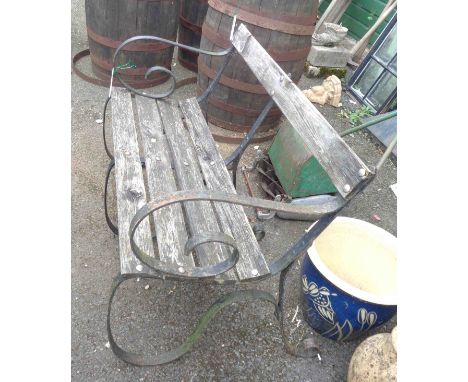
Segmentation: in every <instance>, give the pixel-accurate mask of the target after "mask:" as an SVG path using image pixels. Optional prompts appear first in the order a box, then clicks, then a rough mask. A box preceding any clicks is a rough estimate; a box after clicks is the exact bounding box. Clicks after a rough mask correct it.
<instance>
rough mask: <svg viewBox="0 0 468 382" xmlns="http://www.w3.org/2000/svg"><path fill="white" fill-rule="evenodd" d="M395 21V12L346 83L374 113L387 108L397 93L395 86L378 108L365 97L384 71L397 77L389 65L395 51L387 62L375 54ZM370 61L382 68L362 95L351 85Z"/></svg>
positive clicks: (393, 58) (393, 60)
mask: <svg viewBox="0 0 468 382" xmlns="http://www.w3.org/2000/svg"><path fill="white" fill-rule="evenodd" d="M396 23H397V14H396V13H395V15H394V16H393V17H392V18H391V20H390V21H389V23H388V24H387V26H386V27H385V29H384V30H383V31H382V33H381V34H380V36H379V37H378V39H377V40H376V41H375V43H374V45H372V48H371V50H370V51H369V53H368V54H367V56H366V57H365V58H364V60H363V62H362V63H361V64H360V65H359V66H358V68H357V69H356V71H355V72H354V73H353V75H352V76H351V78H350V79H349V82H348V85H347V88H348V90H349V91H350V92H351V93H352V94H353V95H354V96H355V97H356V98H357V99H358V100H359V101H360V102H361V103H363V104H365V105H367V106H369V107H371V108H372V109H374V110H375V114H380V113H382V112H383V111H386V110H387V109H388V107H389V106H390V105H391V104H392V102H393V101H394V100H395V98H396V95H397V88H395V90H393V91H392V93H391V94H390V96H389V97H388V98H387V100H386V101H385V103H384V104H383V105H382V106H381V107H380V108H378V109H375V108H374V107H373V106H371V105H370V104H369V103H368V102H367V101H366V99H367V97H368V95H369V94H371V92H372V91H373V90H374V89H375V88H376V86H377V84H378V83H379V81H380V80H381V78H382V77H383V76H384V75H385V73H387V72H389V73H390V74H392V75H394V76H395V78H398V77H397V73H396V72H395V71H394V70H393V69H392V68H391V67H390V66H391V65H392V63H393V62H395V60H396V59H397V53H395V55H394V56H393V57H392V59H391V60H390V61H389V62H388V64H384V63H383V62H382V60H380V59H379V58H378V57H377V56H376V55H375V54H376V52H377V50H378V49H379V48H380V47H381V46H382V44H383V43H384V41H385V40H386V38H387V37H388V35H389V33H390V31H391V30H392V29H393V27H394V26H395V24H396ZM371 61H375V62H376V63H377V64H378V65H380V66H381V67H382V68H383V70H382V72H381V73H380V74H379V76H378V77H377V78H376V79H375V81H374V83H373V84H372V86H371V87H370V88H369V90H368V91H367V92H366V93H365V94H364V95H362V94H361V93H358V92H357V91H356V90H354V89H353V87H352V86H353V85H354V84H355V83H356V81H357V80H358V79H359V78H360V77H361V74H362V72H364V70H365V69H366V68H367V67H368V65H369V63H370V62H371Z"/></svg>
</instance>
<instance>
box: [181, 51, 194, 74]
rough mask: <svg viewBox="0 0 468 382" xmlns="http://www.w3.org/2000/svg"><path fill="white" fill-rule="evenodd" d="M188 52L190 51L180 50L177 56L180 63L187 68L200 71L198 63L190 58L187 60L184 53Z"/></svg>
mask: <svg viewBox="0 0 468 382" xmlns="http://www.w3.org/2000/svg"><path fill="white" fill-rule="evenodd" d="M186 53H188V51H184V52H183V53H182V51H179V55H178V56H177V59H178V60H179V63H180V64H181V65H182V66H183V67H184V68H186V69H188V70H191V71H192V72H197V71H198V65H197V64H196V63H193V62H191V61H189V60H186V59H185V58H184V57H183V55H184V54H186Z"/></svg>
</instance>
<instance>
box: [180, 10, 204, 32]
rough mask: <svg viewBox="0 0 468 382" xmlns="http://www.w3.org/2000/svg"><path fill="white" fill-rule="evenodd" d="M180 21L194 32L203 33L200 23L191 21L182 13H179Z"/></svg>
mask: <svg viewBox="0 0 468 382" xmlns="http://www.w3.org/2000/svg"><path fill="white" fill-rule="evenodd" d="M179 21H180V25H182V26H183V27H185V28H187V29H190V30H191V31H192V32H195V33H198V34H201V32H202V27H201V26H200V25H197V24H194V23H192V22H190V21H189V20H187V19H186V18H185V17H184V16H182V14H180V15H179Z"/></svg>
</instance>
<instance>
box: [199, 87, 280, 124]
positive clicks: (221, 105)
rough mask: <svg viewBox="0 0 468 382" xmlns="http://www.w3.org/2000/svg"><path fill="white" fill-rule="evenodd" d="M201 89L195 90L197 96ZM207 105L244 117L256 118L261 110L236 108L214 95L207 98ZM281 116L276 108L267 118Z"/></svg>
mask: <svg viewBox="0 0 468 382" xmlns="http://www.w3.org/2000/svg"><path fill="white" fill-rule="evenodd" d="M202 91H203V90H202V88H200V86H198V88H197V95H200V94H201V93H202ZM208 103H209V104H210V105H213V106H215V107H217V108H218V109H221V110H224V111H228V112H230V113H234V114H239V115H245V116H246V117H255V118H256V117H258V115H259V114H260V112H261V110H255V109H250V108H247V107H241V106H236V105H232V104H230V103H227V102H224V101H222V100H220V99H219V98H216V97H215V96H214V95H212V96H211V97H209V98H208ZM280 115H282V113H281V110H280V109H279V108H278V107H273V108H272V109H271V111H270V112H269V113H268V117H277V116H280Z"/></svg>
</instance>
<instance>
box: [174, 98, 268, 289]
mask: <svg viewBox="0 0 468 382" xmlns="http://www.w3.org/2000/svg"><path fill="white" fill-rule="evenodd" d="M180 108H181V110H182V112H183V114H184V115H185V123H186V125H187V127H188V131H189V134H190V137H191V138H192V141H193V144H194V146H195V150H196V153H197V156H198V161H199V163H200V167H201V169H202V172H203V175H204V177H205V181H206V184H207V187H208V188H209V189H210V190H212V191H224V192H228V193H232V194H236V190H235V188H234V185H233V184H232V180H231V177H230V175H229V172H228V170H227V168H226V166H225V164H224V160H223V158H222V157H221V155H220V154H219V152H218V150H217V148H216V143H215V141H214V139H213V137H212V135H211V133H210V129H209V128H208V125H207V124H206V121H205V119H204V118H203V114H202V111H201V109H200V106H199V104H198V102H197V100H196V99H195V98H190V99H188V100H184V101H181V102H180ZM213 205H214V206H215V208H216V211H217V212H218V215H219V217H220V223H221V225H222V227H223V230H224V232H225V233H227V234H228V235H231V236H233V237H234V239H235V241H236V244H237V245H238V249H239V261H238V262H237V265H236V270H237V274H238V276H239V279H241V280H244V279H250V278H255V277H258V276H260V275H264V274H267V273H269V269H268V265H267V263H266V261H265V259H264V257H263V254H262V251H261V250H260V247H259V245H258V242H257V239H256V238H255V236H254V234H253V232H252V228H251V227H250V224H249V221H248V219H247V216H246V214H245V212H244V210H243V208H242V207H241V206H238V205H234V204H228V203H213Z"/></svg>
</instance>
